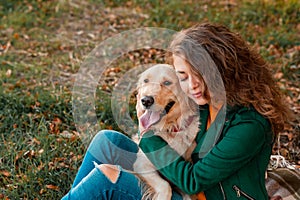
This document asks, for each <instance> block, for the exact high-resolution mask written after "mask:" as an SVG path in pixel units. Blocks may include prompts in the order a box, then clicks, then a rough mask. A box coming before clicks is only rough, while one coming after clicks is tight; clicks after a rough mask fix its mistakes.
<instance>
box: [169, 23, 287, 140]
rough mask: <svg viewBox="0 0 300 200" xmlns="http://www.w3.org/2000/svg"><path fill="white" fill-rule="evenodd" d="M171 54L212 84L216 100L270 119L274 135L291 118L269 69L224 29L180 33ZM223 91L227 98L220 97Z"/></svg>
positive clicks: (203, 27)
mask: <svg viewBox="0 0 300 200" xmlns="http://www.w3.org/2000/svg"><path fill="white" fill-rule="evenodd" d="M197 45H198V46H197ZM203 50H204V51H203ZM170 51H171V53H172V54H175V55H179V56H183V57H184V58H185V59H186V61H187V63H189V64H190V65H191V67H192V69H193V71H194V72H196V73H198V74H199V75H200V76H202V77H203V79H204V80H205V81H206V83H209V82H212V83H210V85H211V86H210V87H211V88H212V89H213V91H214V92H215V93H217V94H219V99H220V98H221V97H222V95H224V96H225V98H226V103H227V104H228V105H231V106H235V105H241V106H246V107H249V106H253V107H254V108H255V109H256V110H257V111H258V112H259V113H260V114H262V115H263V116H265V117H266V118H268V119H269V121H270V123H271V125H272V128H273V131H274V133H275V135H277V134H278V133H279V132H280V131H282V130H283V128H284V124H285V123H286V122H287V121H288V120H289V119H290V118H291V116H292V114H291V110H290V108H289V107H288V106H287V104H286V103H285V102H284V98H283V95H282V93H281V91H280V89H279V88H278V86H277V84H276V82H275V80H274V79H273V76H272V74H271V71H270V68H271V67H270V65H269V64H268V63H267V62H266V61H265V60H264V59H263V58H262V56H261V55H260V54H259V53H258V52H256V51H255V50H254V49H253V48H250V46H249V45H248V44H247V42H246V41H245V40H243V39H242V37H241V36H240V35H239V34H236V33H233V32H231V31H230V30H229V29H228V28H227V27H225V26H222V25H214V24H210V23H204V24H197V25H194V26H192V27H190V28H188V29H185V30H182V31H181V32H179V33H178V34H176V35H175V37H174V39H173V41H172V42H171V45H170ZM205 53H206V54H207V53H208V57H210V58H211V59H210V60H213V62H214V66H216V67H215V68H216V69H217V70H218V71H219V72H218V73H219V74H220V76H221V78H222V81H223V87H222V86H218V85H219V84H220V82H219V81H215V80H217V79H216V78H215V77H214V76H215V75H216V74H217V73H216V71H211V70H213V68H214V67H211V66H210V65H211V64H209V63H208V62H209V59H207V56H203V55H202V54H205ZM204 59H205V60H204ZM203 63H204V64H203ZM222 88H223V90H224V88H225V93H226V94H225V93H224V92H223V94H222V91H221V89H222ZM209 90H210V91H211V89H210V88H209Z"/></svg>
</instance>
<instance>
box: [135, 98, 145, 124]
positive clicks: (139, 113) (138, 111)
mask: <svg viewBox="0 0 300 200" xmlns="http://www.w3.org/2000/svg"><path fill="white" fill-rule="evenodd" d="M140 100H141V97H140V95H139V93H137V95H136V105H135V109H136V115H137V118H138V119H140V117H141V116H142V114H143V112H144V111H143V108H142V105H141V101H140Z"/></svg>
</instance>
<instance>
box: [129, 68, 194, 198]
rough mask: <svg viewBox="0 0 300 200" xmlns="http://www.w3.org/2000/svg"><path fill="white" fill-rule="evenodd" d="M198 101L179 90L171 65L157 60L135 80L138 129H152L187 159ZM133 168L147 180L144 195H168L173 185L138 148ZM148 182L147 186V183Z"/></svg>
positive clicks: (149, 196)
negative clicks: (196, 102)
mask: <svg viewBox="0 0 300 200" xmlns="http://www.w3.org/2000/svg"><path fill="white" fill-rule="evenodd" d="M197 108H198V107H197V105H196V104H195V103H194V102H193V101H192V100H191V99H189V98H188V97H187V95H186V94H185V93H184V92H183V91H182V90H181V87H180V84H179V80H178V78H177V75H176V73H175V70H174V69H173V67H172V66H170V65H167V64H158V65H155V66H153V67H150V68H149V69H147V70H145V71H144V72H143V73H142V74H141V75H140V77H139V80H138V83H137V103H136V110H137V116H138V120H139V132H140V134H143V133H145V132H146V131H148V130H153V131H154V133H155V134H156V135H159V136H160V137H162V138H163V139H164V140H165V141H166V142H167V143H168V144H169V146H170V147H172V148H173V149H174V150H176V151H177V152H178V153H179V154H180V155H181V156H183V157H184V158H185V159H186V160H190V158H191V153H192V151H193V150H194V148H195V146H196V143H195V142H194V139H195V137H196V135H197V133H198V129H199V114H198V112H197V111H198V109H197ZM134 171H135V172H137V173H138V176H139V177H141V179H142V180H143V181H144V182H145V183H146V185H147V186H146V188H147V189H145V191H144V194H143V199H149V198H150V199H159V200H168V199H171V196H172V189H171V186H170V185H169V183H168V181H166V180H164V179H163V178H162V177H161V176H160V175H159V173H158V172H157V171H156V169H155V167H154V166H153V165H152V163H151V162H150V161H149V160H148V159H147V157H146V155H145V154H143V152H142V151H141V150H140V151H139V152H138V156H137V160H136V161H135V163H134ZM148 186H149V187H148ZM184 198H185V199H189V198H190V197H189V196H188V195H185V197H184Z"/></svg>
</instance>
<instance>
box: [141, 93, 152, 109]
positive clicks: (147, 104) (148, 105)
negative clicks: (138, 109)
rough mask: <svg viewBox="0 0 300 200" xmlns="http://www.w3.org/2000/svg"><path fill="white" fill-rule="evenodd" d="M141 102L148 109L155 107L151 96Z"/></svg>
mask: <svg viewBox="0 0 300 200" xmlns="http://www.w3.org/2000/svg"><path fill="white" fill-rule="evenodd" d="M141 102H142V105H143V106H145V108H146V109H149V108H150V107H151V106H152V105H153V103H154V99H153V97H151V96H145V97H143V98H142V99H141Z"/></svg>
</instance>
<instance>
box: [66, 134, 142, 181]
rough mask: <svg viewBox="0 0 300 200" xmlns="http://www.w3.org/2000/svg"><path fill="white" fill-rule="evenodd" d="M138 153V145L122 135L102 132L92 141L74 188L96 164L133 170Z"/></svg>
mask: <svg viewBox="0 0 300 200" xmlns="http://www.w3.org/2000/svg"><path fill="white" fill-rule="evenodd" d="M137 151H138V146H137V144H136V143H134V142H133V141H132V140H131V139H129V138H128V137H127V136H125V135H123V134H122V133H119V132H117V131H111V130H103V131H100V132H99V133H98V134H97V135H95V137H94V138H93V140H92V141H91V143H90V145H89V147H88V149H87V152H86V154H85V156H84V159H83V161H82V164H81V166H80V169H79V171H78V173H77V175H76V177H75V180H74V182H73V185H72V187H75V186H76V185H77V184H78V183H79V182H80V181H81V180H82V179H83V178H84V177H85V176H87V175H88V174H89V173H90V171H92V170H93V169H94V168H95V165H94V162H96V163H97V164H98V165H99V164H113V165H120V166H122V168H124V169H128V170H132V165H133V163H134V161H135V160H136V153H137Z"/></svg>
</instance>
